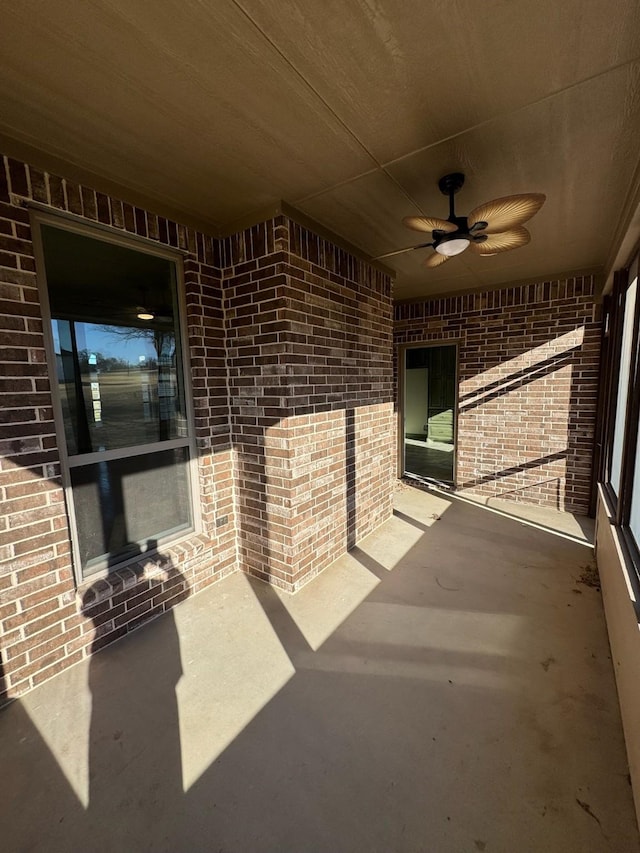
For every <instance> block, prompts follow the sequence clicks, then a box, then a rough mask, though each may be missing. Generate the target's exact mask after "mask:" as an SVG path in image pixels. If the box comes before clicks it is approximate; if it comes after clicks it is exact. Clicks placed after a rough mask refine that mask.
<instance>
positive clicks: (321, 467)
mask: <svg viewBox="0 0 640 853" xmlns="http://www.w3.org/2000/svg"><path fill="white" fill-rule="evenodd" d="M221 252H222V263H223V267H224V269H223V274H224V282H225V296H226V298H225V307H226V312H227V326H228V343H229V349H228V357H229V383H230V395H231V412H232V434H233V443H234V448H235V451H236V454H237V460H236V464H237V470H238V514H239V517H238V524H239V535H240V545H239V552H240V563H241V567H242V568H243V569H244V570H245V571H247V572H249V573H250V574H253V575H255V576H257V577H261V578H263V579H265V580H269V581H270V582H271V583H274V584H276V585H278V586H280V587H282V588H284V589H287V590H289V591H292V590H295V589H297V588H299V587H300V586H301V585H303V584H304V583H306V582H307V581H308V580H310V579H311V578H312V577H313V576H314V575H316V574H317V573H318V572H320V571H321V570H322V569H323V568H325V567H326V566H327V565H329V564H330V563H331V562H333V561H334V560H335V559H337V557H339V556H340V555H341V554H343V553H344V552H345V551H346V550H347V549H348V548H349V547H352V546H353V545H354V544H355V543H356V541H358V540H360V539H361V538H362V537H364V536H366V535H367V533H369V532H371V531H372V530H373V529H374V528H375V527H377V526H378V525H379V524H381V523H382V522H383V521H385V520H386V519H387V518H388V517H389V516H390V514H391V486H392V478H393V474H394V456H395V448H394V415H393V399H392V397H393V391H392V327H391V313H392V308H391V281H390V279H389V277H388V276H386V275H384V274H383V273H382V272H380V271H379V270H377V269H375V268H374V267H372V266H370V265H368V264H366V263H365V262H363V261H360V260H358V259H356V258H355V257H353V256H351V255H349V254H348V253H347V252H345V251H343V250H342V249H339V248H338V247H337V246H335V245H333V244H332V243H330V242H328V241H326V240H323V239H322V238H320V237H318V236H317V235H316V234H313V233H312V232H310V231H308V230H306V229H304V228H302V227H301V226H299V225H297V224H296V223H294V222H292V221H291V220H290V219H288V218H285V217H279V218H278V219H275V220H272V221H271V222H268V223H265V224H264V225H261V226H256V227H255V228H253V229H250V230H249V231H247V232H244V234H243V235H236V236H235V237H234V238H230V239H229V240H226V241H223V245H222V249H221Z"/></svg>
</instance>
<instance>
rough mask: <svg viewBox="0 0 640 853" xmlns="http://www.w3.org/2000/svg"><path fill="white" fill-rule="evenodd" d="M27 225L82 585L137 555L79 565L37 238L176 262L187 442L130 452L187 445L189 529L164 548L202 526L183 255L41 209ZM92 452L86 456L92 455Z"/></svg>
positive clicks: (166, 540) (162, 541) (123, 452)
mask: <svg viewBox="0 0 640 853" xmlns="http://www.w3.org/2000/svg"><path fill="white" fill-rule="evenodd" d="M31 225H32V231H33V242H34V251H35V256H36V275H37V285H38V291H39V295H40V304H41V308H42V317H43V334H44V338H45V351H46V354H47V362H48V367H49V380H50V384H51V394H52V401H53V409H54V420H55V425H56V436H57V440H58V451H59V453H60V463H61V466H60V467H61V479H62V485H63V489H64V492H65V503H66V508H67V517H68V521H69V531H70V536H71V546H72V549H71V550H72V561H73V568H74V575H75V580H76V586H77V587H80V586H83V585H84V584H86V583H88V582H91V583H93V582H95V581H96V580H98V579H100V578H106V577H108V576H109V575H110V574H111V573H112V572H114V571H117V570H118V569H121V568H123V567H124V566H126V565H127V563H130V562H131V561H132V560H135V559H140V557H139V556H136V557H133V558H132V557H126V556H123V558H122V560H118V561H116V562H114V563H113V564H111V563H110V562H109V561H106V562H105V565H104V566H101V567H99V568H98V569H92V570H88V571H87V570H85V569H83V566H82V560H81V557H80V551H79V535H78V527H77V521H76V514H75V509H74V501H73V495H72V486H71V469H72V468H73V467H74V462H73V461H72V459H70V458H69V454H68V452H67V447H66V439H65V429H64V422H63V418H62V409H61V401H60V397H59V392H58V387H57V377H56V375H55V367H54V365H55V349H54V341H53V333H52V329H51V317H52V315H51V309H50V306H49V294H48V288H47V277H46V269H45V263H44V249H43V243H42V236H41V231H40V229H41V226H43V225H47V226H51V227H53V228H58V229H61V230H67V231H71V232H75V233H76V234H79V235H82V236H84V237H89V238H92V239H94V240H99V241H103V242H107V243H112V244H115V245H119V246H122V247H125V248H127V249H130V250H132V251H137V252H142V253H146V254H151V255H156V256H158V257H162V258H165V259H167V260H169V261H171V262H172V263H173V264H174V265H175V275H176V280H175V282H176V283H175V286H176V291H177V308H178V318H177V328H178V331H179V340H180V346H181V354H180V362H181V368H180V369H181V378H182V382H183V388H184V396H185V414H186V421H187V441H186V442H185V441H183V440H180V439H174V440H169V441H163V442H153V443H152V445H139V446H138V447H137V448H135V449H134V450H132V451H131V455H142V454H144V452H146V451H147V450H148V449H149V448H150V447H152V446H154V447H155V446H157V448H158V450H161V449H167V450H169V449H171V448H172V446H173V445H178V444H179V445H180V446H185V447H186V448H187V449H188V462H187V465H188V471H189V480H190V488H189V497H190V500H191V525H190V527H189V529H187V530H181V531H179V532H177V533H176V534H173V535H168V536H162V537H158V539H157V543H158V546H162V547H166V546H167V545H170V544H175V543H177V542H180V541H183V540H185V539H189V538H191V537H193V536H195V535H198V534H199V533H200V532H201V530H202V518H201V508H200V500H199V477H198V467H197V460H198V448H197V442H196V428H195V412H194V407H193V391H192V384H191V375H190V371H189V369H188V365H189V363H190V362H189V340H188V326H187V302H186V294H185V286H184V268H183V254H182V253H181V252H180V251H178V250H173V249H172V248H171V247H169V246H164V245H162V244H158V243H155V242H153V241H150V240H148V239H144V238H139V237H136V236H135V235H129V234H123V233H122V232H120V231H117V230H115V229H113V228H110V227H108V226H104V225H96V224H94V223H88V222H86V220H84V219H81V218H79V217H76V216H71V215H63V214H62V215H61V214H50V213H46V212H42V211H41V210H39V209H34V210H33V211H32V214H31ZM114 454H115V455H117V456H119V457H123V458H124V457H125V456H127V455H128V450H127V449H126V448H122V449H119V450H116V451H104V452H102V453H101V454H99V455H101V456H105V458H106V457H110V456H112V455H114ZM95 455H96V454H89V456H95ZM86 461H87V463H89V462H91V461H92V460H91V459H90V458H87V459H86Z"/></svg>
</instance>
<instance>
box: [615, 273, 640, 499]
mask: <svg viewBox="0 0 640 853" xmlns="http://www.w3.org/2000/svg"><path fill="white" fill-rule="evenodd" d="M636 288H637V279H636V277H635V276H632V277H631V283H630V284H629V287H628V288H627V292H626V297H625V301H624V318H623V321H622V343H621V349H620V373H619V374H618V388H617V394H616V408H615V415H614V429H613V447H612V455H611V486H612V488H613V490H614V492H615V493H616V495H617V494H618V493H619V490H620V473H621V465H622V447H623V439H624V432H625V417H626V411H627V395H628V390H629V371H630V368H631V346H632V342H633V322H634V317H635V309H636Z"/></svg>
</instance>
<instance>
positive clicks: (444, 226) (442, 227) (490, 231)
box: [374, 172, 546, 267]
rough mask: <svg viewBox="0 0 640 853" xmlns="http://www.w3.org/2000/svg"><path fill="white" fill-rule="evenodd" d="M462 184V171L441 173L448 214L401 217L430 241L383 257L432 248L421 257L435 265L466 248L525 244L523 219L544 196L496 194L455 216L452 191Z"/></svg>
mask: <svg viewBox="0 0 640 853" xmlns="http://www.w3.org/2000/svg"><path fill="white" fill-rule="evenodd" d="M463 185H464V175H463V174H462V172H453V173H451V174H450V175H444V176H443V177H442V178H440V180H439V181H438V187H439V188H440V192H441V193H442V194H443V195H446V196H448V197H449V217H448V218H447V219H437V218H435V217H432V216H406V217H405V218H404V219H403V220H402V221H403V223H404V225H406V226H407V228H411V229H412V230H414V231H422V232H427V233H430V234H431V242H430V243H420V244H419V245H418V246H410V247H409V248H407V249H398V250H396V251H395V252H387V253H386V254H384V255H378V257H377V258H375V259H374V260H382V259H383V258H389V257H392V256H393V255H401V254H404V253H405V252H414V251H415V250H416V249H424V248H427V247H431V248H433V249H435V252H433V253H432V254H431V255H429V257H428V258H427V259H426V261H424V264H425V266H427V267H438V266H440V264H443V263H445V261H448V260H449V258H453V257H455V256H456V255H461V254H462V253H463V252H464V251H466V250H467V249H470V250H471V251H472V252H473V253H474V254H477V255H480V256H483V257H489V256H492V255H497V254H498V253H499V252H508V251H510V250H511V249H518V248H519V247H520V246H526V244H527V243H528V242H529V241H530V240H531V235H530V234H529V232H528V231H527V229H526V228H524V227H523V223H524V222H527V221H528V220H529V219H531V217H532V216H534V215H535V214H536V213H537V212H538V211H539V210H540V208H541V207H542V205H543V204H544V202H545V200H546V196H545V195H543V194H542V193H526V194H523V195H510V196H505V197H504V198H496V199H493V201H488V202H486V203H485V204H481V205H480V206H479V207H476V208H475V209H474V210H472V211H471V213H470V214H469V215H468V216H456V212H455V203H454V198H453V197H454V195H455V194H456V193H458V192H459V191H460V190H461V188H462V186H463Z"/></svg>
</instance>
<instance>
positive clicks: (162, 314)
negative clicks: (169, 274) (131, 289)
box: [135, 289, 173, 323]
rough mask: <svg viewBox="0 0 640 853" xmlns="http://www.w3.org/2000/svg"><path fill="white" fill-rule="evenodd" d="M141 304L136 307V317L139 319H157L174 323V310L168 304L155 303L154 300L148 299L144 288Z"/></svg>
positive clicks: (158, 321)
mask: <svg viewBox="0 0 640 853" xmlns="http://www.w3.org/2000/svg"><path fill="white" fill-rule="evenodd" d="M140 301H141V303H142V304H141V305H137V306H136V308H135V312H136V317H137V318H138V320H145V321H147V322H150V321H151V320H155V321H156V322H157V323H173V311H172V310H171V308H169V307H168V306H166V305H158V306H156V305H154V304H153V301H150V300H149V299H147V293H146V290H144V289H143V290H142V299H141V300H140Z"/></svg>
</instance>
